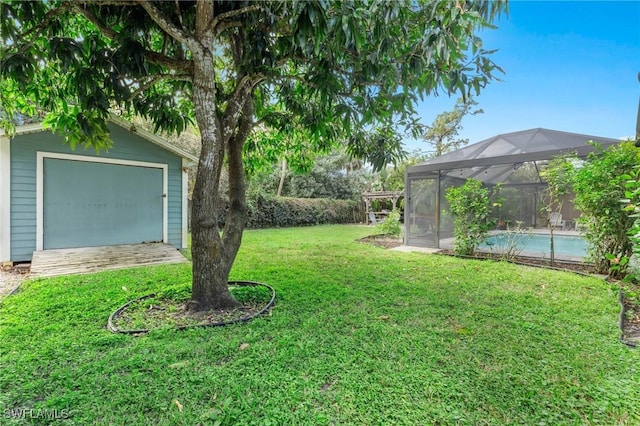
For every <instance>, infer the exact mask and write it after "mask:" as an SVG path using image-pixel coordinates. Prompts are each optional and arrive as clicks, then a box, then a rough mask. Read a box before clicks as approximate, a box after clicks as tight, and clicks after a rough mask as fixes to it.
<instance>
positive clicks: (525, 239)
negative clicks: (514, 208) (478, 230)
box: [480, 232, 587, 258]
mask: <svg viewBox="0 0 640 426" xmlns="http://www.w3.org/2000/svg"><path fill="white" fill-rule="evenodd" d="M514 243H515V244H517V247H518V249H522V252H521V254H523V255H527V256H536V257H547V258H548V257H550V244H551V240H550V238H549V234H515V233H511V234H510V233H506V232H503V233H500V234H495V235H491V236H490V237H488V238H487V239H486V240H485V241H484V242H483V243H482V244H480V249H484V250H491V251H495V252H502V251H505V250H506V249H507V248H508V247H509V246H510V245H512V244H514ZM553 245H554V255H555V256H564V257H585V256H586V255H587V242H586V241H585V240H584V238H582V237H579V236H569V235H554V236H553Z"/></svg>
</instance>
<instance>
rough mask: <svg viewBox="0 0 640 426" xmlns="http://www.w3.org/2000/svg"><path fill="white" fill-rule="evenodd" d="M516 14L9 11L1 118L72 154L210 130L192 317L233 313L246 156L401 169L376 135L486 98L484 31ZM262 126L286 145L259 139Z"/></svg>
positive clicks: (134, 5)
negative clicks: (127, 121)
mask: <svg viewBox="0 0 640 426" xmlns="http://www.w3.org/2000/svg"><path fill="white" fill-rule="evenodd" d="M505 9H506V5H505V3H503V2H497V1H490V2H489V1H464V2H463V1H461V2H451V1H435V2H431V1H423V0H419V1H415V0H414V1H409V0H407V1H386V0H385V1H378V0H363V1H348V2H336V1H323V0H318V1H275V2H267V1H255V2H254V1H228V0H198V1H185V2H182V1H180V2H178V1H176V2H168V1H143V0H140V1H122V0H98V1H82V0H79V1H61V0H49V1H40V2H11V3H5V2H3V3H1V6H0V22H2V27H1V29H0V37H1V39H2V42H1V46H0V58H2V59H0V77H1V81H0V84H1V90H0V107H1V108H3V109H4V110H5V111H6V113H7V118H8V119H10V118H11V117H12V116H13V113H15V112H16V111H22V112H26V113H35V112H36V111H38V110H45V111H47V112H48V113H49V115H48V118H47V124H49V125H50V126H51V127H52V128H53V129H54V130H57V131H60V132H63V133H64V135H65V137H66V139H67V141H68V142H69V143H71V144H77V143H81V144H85V145H91V146H95V147H98V148H100V147H104V146H108V145H109V144H110V143H111V142H110V140H109V138H108V128H107V126H106V121H107V120H108V117H109V114H112V113H116V114H120V115H123V116H125V117H126V116H133V115H140V116H142V117H144V118H146V119H149V120H151V121H152V122H153V123H154V124H155V127H156V129H157V130H165V131H170V132H180V131H182V130H183V129H184V128H185V127H186V126H187V125H188V124H189V123H195V124H196V125H197V127H198V129H199V132H200V135H201V138H202V150H201V154H200V161H199V164H198V172H197V175H196V183H195V187H194V192H193V213H192V237H193V248H192V253H193V270H194V284H193V295H192V302H193V304H192V309H193V310H203V309H208V308H211V307H215V306H225V305H232V304H233V300H232V299H231V298H230V296H229V294H228V291H227V290H226V279H227V276H228V273H229V270H230V268H231V265H232V264H233V260H234V258H235V255H236V253H237V250H238V247H239V246H240V241H241V235H242V230H243V227H244V220H245V215H246V204H245V200H244V198H245V189H244V186H245V184H244V171H245V169H244V160H243V159H244V157H245V156H246V155H247V154H248V153H249V152H251V151H256V150H257V151H260V150H262V151H268V150H273V151H280V150H283V151H285V150H287V151H288V152H293V153H296V152H298V153H299V152H304V150H306V149H314V150H318V151H329V150H330V149H331V148H332V147H333V145H334V144H337V143H346V144H347V145H348V152H349V153H350V154H351V155H352V156H355V157H360V158H365V159H368V160H369V161H370V162H371V163H372V164H374V165H375V166H376V167H378V168H381V167H383V166H384V165H386V164H387V163H389V162H392V161H394V160H395V158H396V157H398V156H399V155H400V154H401V153H402V147H401V144H400V142H399V138H397V137H370V136H371V135H372V134H374V135H383V136H387V135H390V134H392V133H394V132H395V129H401V130H402V131H412V130H415V128H416V123H417V118H416V117H415V110H414V105H415V103H416V102H417V101H418V100H421V99H424V98H425V97H427V96H430V95H433V94H435V93H441V92H444V93H448V94H451V93H459V94H461V95H462V96H468V95H470V94H478V93H479V92H480V90H481V89H482V88H483V87H485V86H486V85H487V84H488V83H489V81H491V80H492V79H493V78H494V77H495V73H496V71H498V67H497V66H496V65H495V64H494V63H493V62H492V60H491V59H490V54H491V53H492V52H491V51H487V50H485V49H484V48H483V45H482V40H481V39H480V38H479V37H478V36H477V32H478V30H480V29H482V28H486V27H490V26H491V22H492V21H493V20H494V19H495V17H496V16H497V15H498V14H499V13H501V12H502V11H503V10H505ZM8 119H7V120H5V123H4V124H5V127H8V126H9V123H8V121H9V120H8ZM254 128H256V129H259V128H263V129H267V130H269V129H270V130H271V132H270V134H271V135H273V137H271V138H256V137H255V135H256V134H257V133H256V134H253V129H254ZM252 134H253V136H252ZM282 135H295V137H286V138H284V137H282ZM247 141H248V142H247ZM285 141H289V142H285ZM223 167H226V168H227V169H228V175H229V198H230V205H231V208H230V209H229V212H228V214H227V219H226V221H225V225H224V228H222V229H218V225H217V224H216V223H215V221H214V220H212V219H211V218H212V217H213V216H214V214H213V213H214V212H215V211H216V210H217V209H219V208H220V205H219V203H218V199H219V186H220V175H221V171H222V169H223Z"/></svg>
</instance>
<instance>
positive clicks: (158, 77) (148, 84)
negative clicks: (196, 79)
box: [129, 74, 193, 101]
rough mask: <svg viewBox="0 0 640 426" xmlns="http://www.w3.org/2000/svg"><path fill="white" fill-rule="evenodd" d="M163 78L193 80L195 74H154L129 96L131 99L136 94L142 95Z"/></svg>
mask: <svg viewBox="0 0 640 426" xmlns="http://www.w3.org/2000/svg"><path fill="white" fill-rule="evenodd" d="M163 80H174V81H177V80H181V81H192V80H193V76H192V75H190V74H158V75H155V76H153V77H152V78H151V79H150V80H149V81H147V82H146V83H144V84H143V85H141V86H140V87H138V88H137V89H136V90H135V91H134V92H133V93H132V94H131V96H129V100H130V101H131V100H133V99H134V98H135V97H136V96H138V95H140V94H141V93H142V92H144V91H146V90H148V89H149V88H151V87H152V86H153V85H155V84H156V83H158V82H160V81H163Z"/></svg>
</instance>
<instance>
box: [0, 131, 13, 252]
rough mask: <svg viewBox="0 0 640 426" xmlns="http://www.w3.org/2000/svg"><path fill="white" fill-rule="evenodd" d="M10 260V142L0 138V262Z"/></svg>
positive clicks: (5, 138)
mask: <svg viewBox="0 0 640 426" xmlns="http://www.w3.org/2000/svg"><path fill="white" fill-rule="evenodd" d="M9 260H11V140H10V139H9V138H7V137H5V136H0V262H5V261H9Z"/></svg>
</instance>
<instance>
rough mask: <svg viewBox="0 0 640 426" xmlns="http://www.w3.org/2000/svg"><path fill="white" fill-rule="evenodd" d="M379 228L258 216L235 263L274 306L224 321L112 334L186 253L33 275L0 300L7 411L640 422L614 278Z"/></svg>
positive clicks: (137, 417)
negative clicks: (377, 236) (434, 246)
mask: <svg viewBox="0 0 640 426" xmlns="http://www.w3.org/2000/svg"><path fill="white" fill-rule="evenodd" d="M371 232H372V229H371V228H366V227H361V226H322V227H313V228H296V229H278V230H258V231H247V232H246V233H245V237H244V243H243V247H242V249H241V251H240V254H239V256H238V260H237V262H236V265H235V268H234V270H233V272H232V277H231V278H232V279H237V280H255V281H262V282H266V283H269V284H271V285H272V286H274V287H275V288H276V290H277V291H278V297H279V299H278V304H277V306H276V308H275V309H274V310H273V312H272V315H271V316H267V317H263V318H260V319H257V320H255V321H253V322H251V323H248V324H245V325H238V326H231V327H226V328H209V329H193V330H188V331H184V332H175V331H169V330H164V331H155V332H152V333H150V334H149V335H147V336H145V337H131V336H125V335H114V334H111V333H109V332H108V331H106V329H105V323H106V320H107V317H108V315H109V314H110V313H111V312H112V311H113V310H114V309H115V308H117V307H118V306H120V305H121V304H122V303H124V302H125V301H127V300H129V299H132V298H134V297H137V296H140V295H143V294H146V293H149V292H151V291H156V290H160V289H162V288H164V287H166V286H169V285H174V284H176V283H183V282H188V281H189V280H190V269H189V266H188V265H173V266H161V267H146V268H138V269H131V270H124V271H117V272H104V273H99V274H94V275H84V276H69V277H60V278H55V279H46V280H45V279H43V280H34V281H30V282H27V283H25V284H24V286H23V287H22V290H21V291H20V292H19V293H17V294H16V295H14V296H11V297H9V298H7V299H5V300H3V301H2V302H0V416H1V417H0V424H31V423H33V424H51V420H50V419H46V418H45V417H46V415H47V414H48V415H51V414H52V413H53V414H57V415H58V417H66V419H59V420H58V423H57V424H78V425H89V424H98V425H104V424H114V425H138V424H140V425H142V424H149V425H151V424H159V425H174V424H177V425H196V424H215V423H216V421H217V420H219V421H220V424H243V425H245V424H247V425H249V424H256V425H270V424H271V425H282V424H304V425H316V424H320V425H321V424H355V425H365V424H367V425H378V424H380V425H382V424H384V425H387V424H406V425H418V424H420V425H430V424H438V425H445V424H462V425H467V424H468V425H504V424H518V425H542V424H547V425H562V424H567V425H576V424H588V425H590V424H606V425H615V424H629V425H632V424H640V351H637V350H635V351H634V350H631V349H629V348H627V347H625V346H623V345H621V344H620V343H618V341H617V338H618V330H617V325H616V323H617V316H618V303H617V300H616V294H615V292H613V291H612V289H611V288H610V286H609V285H607V284H605V283H604V282H603V281H601V280H598V279H596V278H584V277H579V276H576V275H573V274H570V273H562V272H553V271H546V270H540V269H534V268H527V267H520V266H514V265H511V264H506V263H493V262H488V261H485V262H483V261H469V260H460V259H454V258H449V257H443V256H437V255H427V254H418V253H399V252H393V251H388V250H384V249H380V248H376V247H372V246H368V245H364V244H360V243H357V242H354V240H355V239H356V238H359V237H362V236H365V235H367V234H369V233H371ZM244 344H248V347H247V345H244ZM241 345H242V348H241ZM13 409H15V410H21V409H24V410H27V409H33V411H31V412H28V411H27V412H25V413H26V415H27V416H26V417H23V418H21V419H9V417H8V414H9V411H8V410H13ZM45 409H46V410H45ZM38 410H42V411H38ZM52 410H57V411H55V412H54V411H52Z"/></svg>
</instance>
